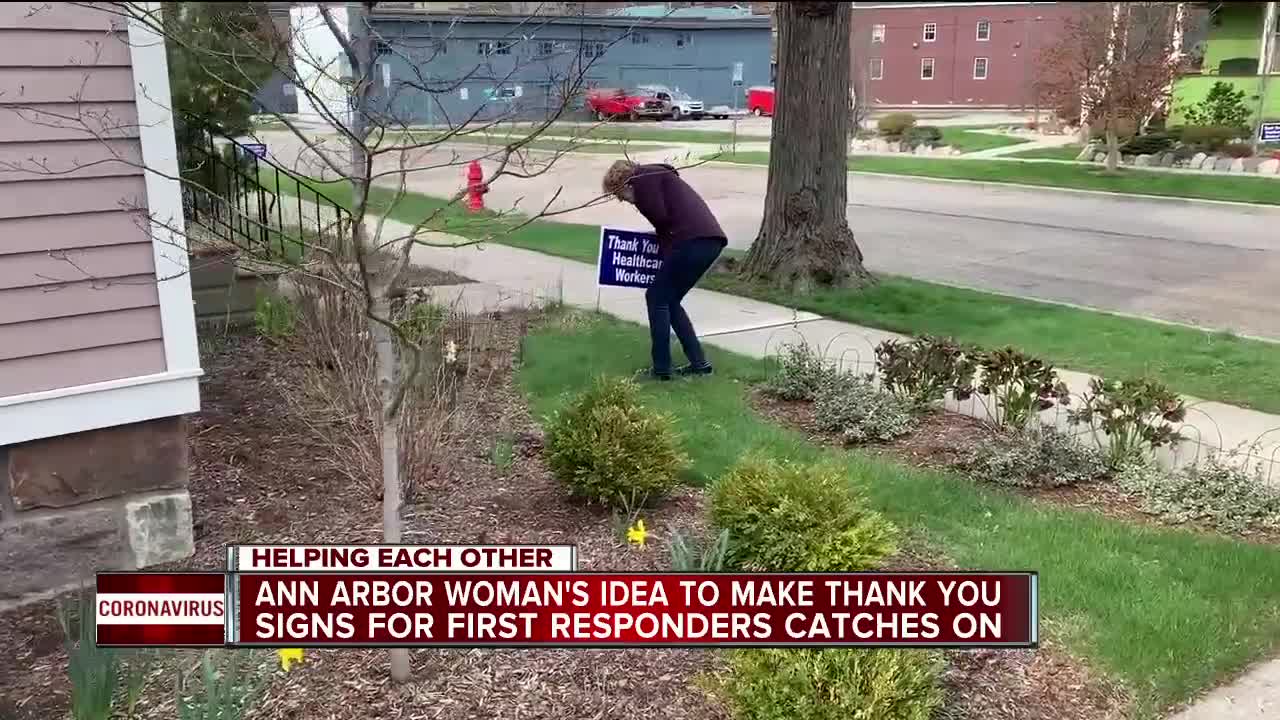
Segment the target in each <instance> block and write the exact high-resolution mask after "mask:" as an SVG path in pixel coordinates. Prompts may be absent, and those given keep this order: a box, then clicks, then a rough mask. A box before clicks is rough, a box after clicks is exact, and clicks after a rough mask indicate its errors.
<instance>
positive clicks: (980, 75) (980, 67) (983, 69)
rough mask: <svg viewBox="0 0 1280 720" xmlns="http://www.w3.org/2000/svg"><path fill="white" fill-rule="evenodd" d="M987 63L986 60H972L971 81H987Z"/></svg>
mask: <svg viewBox="0 0 1280 720" xmlns="http://www.w3.org/2000/svg"><path fill="white" fill-rule="evenodd" d="M987 62H988V61H987V59H986V58H974V59H973V79H974V80H986V79H987Z"/></svg>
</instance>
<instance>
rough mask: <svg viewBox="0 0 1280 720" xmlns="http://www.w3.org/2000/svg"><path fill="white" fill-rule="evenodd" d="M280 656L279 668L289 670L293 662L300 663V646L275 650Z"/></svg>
mask: <svg viewBox="0 0 1280 720" xmlns="http://www.w3.org/2000/svg"><path fill="white" fill-rule="evenodd" d="M276 654H277V655H279V656H280V669H282V670H284V671H285V672H289V669H290V668H292V667H293V664H294V663H299V664H301V663H302V648H280V649H279V650H277V651H276Z"/></svg>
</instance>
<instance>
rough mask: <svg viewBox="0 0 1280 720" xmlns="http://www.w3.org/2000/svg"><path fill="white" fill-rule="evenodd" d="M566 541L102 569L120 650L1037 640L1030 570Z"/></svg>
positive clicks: (103, 624) (948, 644) (301, 551)
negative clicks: (644, 559)
mask: <svg viewBox="0 0 1280 720" xmlns="http://www.w3.org/2000/svg"><path fill="white" fill-rule="evenodd" d="M576 555H577V554H576V549H575V548H574V547H573V546H567V545H557V546H551V545H548V546H528V545H508V546H490V545H485V546H462V545H433V546H407V545H362V546H320V545H312V546H265V545H258V546H234V547H231V548H229V549H228V553H227V567H226V569H225V570H224V571H222V572H209V573H147V572H136V573H102V574H100V575H99V576H98V593H97V597H96V603H97V613H96V614H97V619H98V644H99V645H102V646H119V647H267V648H298V647H301V648H312V647H350V648H357V647H394V646H405V647H556V648H571V647H582V648H588V647H594V648H616V647H775V648H776V647H846V646H866V647H920V648H972V647H1005V648H1008V647H1023V648H1030V647H1038V645H1039V599H1038V591H1037V583H1038V576H1037V575H1036V573H1034V572H948V573H906V572H850V573H628V574H623V573H614V572H581V571H578V569H577V556H576Z"/></svg>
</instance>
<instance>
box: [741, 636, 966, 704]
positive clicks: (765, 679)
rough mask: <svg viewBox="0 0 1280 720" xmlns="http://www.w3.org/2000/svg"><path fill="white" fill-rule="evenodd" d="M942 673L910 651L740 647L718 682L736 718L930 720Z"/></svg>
mask: <svg viewBox="0 0 1280 720" xmlns="http://www.w3.org/2000/svg"><path fill="white" fill-rule="evenodd" d="M941 670H942V661H941V658H940V656H939V655H938V654H936V653H926V652H916V651H912V650H890V649H861V648H848V649H845V648H839V649H831V650H810V649H801V650H737V651H735V652H734V653H733V654H732V655H731V656H730V661H729V672H728V674H727V675H726V677H725V678H724V679H723V681H722V684H721V687H722V692H723V695H724V697H725V699H726V700H727V701H728V704H729V707H730V708H732V711H733V716H734V717H735V718H737V720H784V719H785V720H852V719H855V718H866V720H928V719H929V718H930V717H932V715H933V713H934V712H935V711H937V710H938V708H940V707H941V705H942V699H943V693H942V689H941V687H940V684H939V682H938V677H939V674H940V673H941Z"/></svg>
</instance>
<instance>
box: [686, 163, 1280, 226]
mask: <svg viewBox="0 0 1280 720" xmlns="http://www.w3.org/2000/svg"><path fill="white" fill-rule="evenodd" d="M979 159H981V158H979ZM952 161H954V159H952ZM962 162H963V161H962ZM704 164H706V165H722V166H732V167H752V168H761V169H764V170H768V169H769V166H768V165H758V164H756V163H738V162H731V161H728V160H707V161H705V162H704ZM849 174H850V175H862V176H870V177H892V178H905V179H908V180H916V181H920V182H932V183H963V184H965V185H977V186H979V187H982V188H986V189H988V190H1003V189H1006V188H1015V189H1018V190H1026V191H1032V192H1045V193H1050V194H1052V193H1060V192H1061V193H1077V194H1082V195H1100V196H1103V197H1111V198H1141V199H1143V200H1154V201H1156V202H1162V203H1166V204H1169V205H1191V206H1195V205H1200V204H1207V205H1225V206H1227V207H1240V208H1253V209H1256V210H1264V211H1269V212H1277V213H1280V204H1276V205H1272V204H1268V203H1249V202H1241V201H1239V200H1210V199H1208V198H1184V197H1175V196H1170V195H1146V194H1143V193H1126V192H1117V191H1114V190H1084V189H1080V188H1064V187H1054V186H1052V185H1026V184H1023V183H1014V182H992V181H989V180H963V179H959V178H935V177H928V176H926V175H904V174H900V173H887V172H868V171H866V170H850V171H849ZM1264 182H1265V180H1264Z"/></svg>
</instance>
